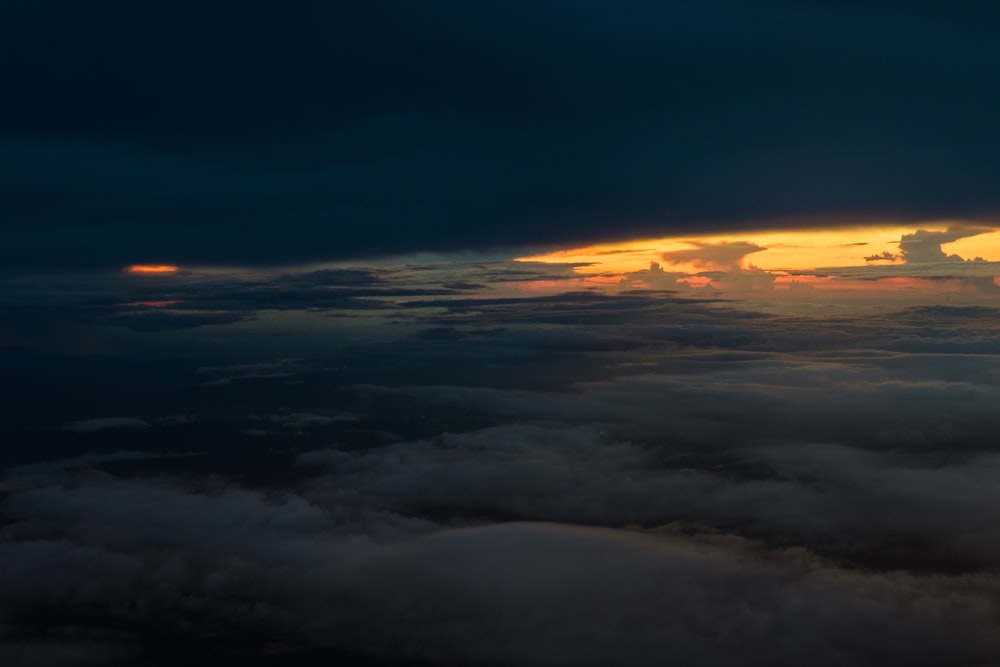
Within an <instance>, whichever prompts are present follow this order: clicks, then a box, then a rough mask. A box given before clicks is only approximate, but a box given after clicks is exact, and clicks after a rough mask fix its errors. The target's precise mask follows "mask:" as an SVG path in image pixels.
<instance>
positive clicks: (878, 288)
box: [518, 222, 1000, 303]
mask: <svg viewBox="0 0 1000 667" xmlns="http://www.w3.org/2000/svg"><path fill="white" fill-rule="evenodd" d="M518 261H532V262H543V263H563V264H573V265H575V266H574V267H573V274H575V276H576V277H574V278H573V279H571V280H564V281H562V285H563V289H564V290H565V289H567V288H574V289H588V290H598V291H604V292H606V291H609V290H617V291H621V290H633V289H668V290H681V291H705V290H711V291H714V292H719V293H731V294H733V295H734V296H738V297H741V298H742V297H751V296H752V295H756V296H757V297H761V298H764V299H771V298H780V299H783V300H788V299H793V300H794V299H799V300H814V299H815V298H816V297H818V296H819V295H820V294H823V295H825V297H824V298H834V297H835V298H851V299H856V298H869V296H870V297H871V298H879V299H883V300H885V299H889V300H893V299H895V300H899V299H907V298H924V299H926V298H927V297H928V296H934V295H937V296H940V297H942V298H946V299H952V298H956V299H959V298H965V297H969V298H974V299H979V300H981V299H987V300H990V302H991V303H992V301H993V300H995V299H1000V289H998V287H1000V230H998V229H995V228H990V227H982V226H975V225H970V224H963V223H948V222H942V223H924V224H915V225H905V226H904V225H881V226H873V227H845V228H833V229H801V230H768V231H757V232H733V233H728V234H711V235H704V236H683V237H668V238H659V239H643V240H638V241H626V242H622V243H606V244H595V245H590V246H584V247H580V248H571V249H566V250H559V251H556V252H550V253H546V254H541V255H535V256H531V257H521V258H519V260H518ZM571 283H572V284H571ZM838 295H840V296H838ZM865 295H869V296H865ZM921 295H922V296H921ZM963 295H965V296H963ZM970 295H971V296H970Z"/></svg>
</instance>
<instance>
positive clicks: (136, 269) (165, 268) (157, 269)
mask: <svg viewBox="0 0 1000 667" xmlns="http://www.w3.org/2000/svg"><path fill="white" fill-rule="evenodd" d="M178 270H179V267H176V266H174V265H173V264H132V265H130V266H127V267H125V273H138V274H149V273H177V271H178Z"/></svg>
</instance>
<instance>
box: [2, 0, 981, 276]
mask: <svg viewBox="0 0 1000 667" xmlns="http://www.w3.org/2000/svg"><path fill="white" fill-rule="evenodd" d="M917 4H919V6H915V5H914V3H906V2H888V1H884V2H833V1H818V0H815V1H813V2H781V1H777V0H775V1H763V2H762V1H758V2H752V3H751V2H745V1H741V2H724V1H714V2H702V3H696V4H695V3H688V2H651V1H641V0H621V1H615V2H596V1H574V2H570V1H569V0H534V1H532V2H505V3H476V2H458V1H454V2H439V1H438V2H422V3H413V2H392V1H383V0H366V1H364V2H318V1H308V0H291V1H289V2H283V3H280V5H279V4H277V3H267V2H260V1H259V0H243V1H241V2H235V1H231V0H199V1H198V2H194V1H188V0H172V1H170V2H166V1H164V0H149V1H146V2H141V3H136V2H125V1H117V0H116V1H110V0H102V1H94V2H71V1H69V0H46V1H41V0H31V1H27V0H7V2H5V3H3V5H2V8H0V58H2V61H3V62H4V63H5V65H4V67H3V68H2V70H0V85H2V86H3V89H4V91H5V94H4V103H3V104H2V105H0V151H2V153H0V154H2V155H3V159H2V160H0V188H2V190H0V202H2V204H0V206H2V209H0V216H2V219H3V221H4V229H5V233H4V243H3V244H2V247H0V262H2V265H3V266H5V267H7V269H8V270H21V269H24V268H29V267H30V268H43V269H50V268H60V267H66V266H94V267H100V266H107V267H115V266H120V265H122V264H126V263H131V262H152V261H156V262H161V261H169V262H176V263H182V264H183V263H203V262H207V263H239V264H284V263H293V262H297V261H303V260H322V259H345V258H361V257H368V256H373V255H385V254H393V253H401V252H409V251H417V250H454V249H474V250H488V249H495V248H511V247H520V246H525V245H539V244H550V243H556V244H557V243H574V242H579V241H589V240H597V239H608V238H619V237H623V236H631V235H656V234H666V233H670V232H672V231H678V230H692V229H713V230H715V229H720V228H737V227H741V226H744V227H746V226H754V225H757V224H761V221H775V220H778V221H779V224H803V221H805V224H828V223H830V222H831V221H833V222H836V221H862V222H863V221H870V220H880V219H881V220H884V219H892V220H898V219H904V218H905V219H916V220H919V219H930V218H941V217H951V218H966V219H976V220H980V221H986V222H989V221H990V220H991V219H993V218H992V216H994V215H995V214H996V213H997V211H998V210H1000V196H998V195H997V193H996V188H995V182H996V179H995V176H996V174H997V173H998V169H1000V158H998V155H1000V136H998V133H997V130H996V122H995V117H996V108H997V106H998V102H1000V93H998V92H997V91H998V90H1000V88H998V86H997V85H996V83H997V80H998V75H1000V55H998V51H997V49H996V40H995V36H996V35H997V34H998V33H997V31H998V29H1000V7H998V6H997V5H996V3H994V2H947V3H945V2H937V3H917Z"/></svg>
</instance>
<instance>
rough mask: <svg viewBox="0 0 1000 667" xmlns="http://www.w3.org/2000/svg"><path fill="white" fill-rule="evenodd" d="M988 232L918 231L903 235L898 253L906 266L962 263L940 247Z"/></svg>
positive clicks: (955, 228) (973, 229)
mask: <svg viewBox="0 0 1000 667" xmlns="http://www.w3.org/2000/svg"><path fill="white" fill-rule="evenodd" d="M989 231H992V230H990V229H977V228H970V227H950V228H948V229H947V230H945V231H943V232H933V231H927V230H925V229H919V230H917V231H915V232H913V233H912V234H903V237H902V238H901V239H900V241H899V253H900V256H901V257H902V258H903V259H904V260H905V261H906V262H907V263H908V264H925V263H932V262H962V261H965V260H963V258H961V257H959V256H958V255H949V254H947V253H945V252H944V250H942V249H941V245H942V244H944V243H953V242H954V241H958V240H959V239H965V238H969V237H970V236H976V235H978V234H984V233H986V232H989Z"/></svg>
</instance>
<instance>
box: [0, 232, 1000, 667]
mask: <svg viewBox="0 0 1000 667" xmlns="http://www.w3.org/2000/svg"><path fill="white" fill-rule="evenodd" d="M935 238H937V237H935ZM937 240H940V239H937ZM941 242H943V241H941ZM720 248H721V250H720ZM747 249H748V247H747V246H746V245H740V246H736V247H735V248H733V247H726V246H721V247H720V246H706V247H700V248H695V250H697V251H698V252H699V253H701V254H702V255H703V256H705V257H711V258H713V261H716V262H717V263H721V264H727V265H730V266H732V265H735V263H736V262H738V260H739V259H740V257H742V256H743V253H744V251H746V250H747ZM750 249H752V248H750ZM717 251H719V252H721V255H716V254H713V253H716V252H717ZM706 253H707V255H706ZM922 266H924V265H922V264H921V263H919V262H918V263H913V262H911V263H909V264H908V265H901V266H899V267H860V268H858V269H854V268H851V269H847V270H845V271H857V272H859V274H865V273H866V272H867V274H868V276H869V277H873V276H882V277H884V276H885V275H887V273H886V272H887V270H888V269H889V268H891V269H902V270H904V271H905V272H906V273H904V274H901V275H907V276H913V275H920V271H919V269H920V268H921V267H922ZM972 269H975V270H976V271H978V272H979V273H973V272H972ZM879 271H881V272H882V273H877V272H879ZM990 271H992V268H991V267H988V266H986V267H984V266H983V265H981V264H974V263H967V262H962V263H947V262H945V263H943V264H940V265H939V266H935V267H931V271H930V272H931V273H932V274H933V275H932V278H927V281H928V282H930V283H935V281H937V282H941V283H944V282H946V281H956V280H958V278H957V276H965V278H967V279H969V280H973V279H975V280H981V281H983V284H982V285H981V287H983V291H980V292H975V293H972V294H971V296H969V300H968V301H962V300H961V299H959V298H958V296H956V298H955V304H953V305H951V304H948V302H947V301H946V300H945V296H944V295H943V294H942V293H938V292H932V293H931V294H930V296H929V297H927V298H926V299H925V300H924V302H922V305H919V306H916V307H900V306H897V305H893V304H894V303H896V302H894V301H890V300H888V299H889V298H890V297H891V296H893V294H892V293H880V294H882V297H880V298H883V299H886V300H883V301H879V300H875V301H873V302H865V303H864V304H863V306H857V304H853V305H852V304H851V303H849V302H846V303H841V302H836V303H831V302H830V301H828V300H825V299H824V298H823V296H822V291H821V290H816V294H815V295H810V296H809V297H805V298H804V299H805V300H806V301H807V304H806V305H807V307H804V308H803V309H802V310H796V309H786V308H780V307H778V308H775V307H773V306H774V304H773V303H770V302H769V301H768V300H769V299H771V298H774V297H773V294H772V293H767V294H765V296H764V297H763V298H761V297H758V298H757V300H755V301H740V300H736V299H735V297H734V296H733V295H731V294H730V295H729V296H725V293H720V292H718V291H709V292H694V291H682V290H681V289H679V286H678V285H676V278H677V277H678V274H673V273H670V272H668V271H665V270H663V269H662V268H661V267H659V266H658V265H655V264H654V265H652V266H651V267H650V268H649V269H648V270H646V271H641V272H635V273H633V274H629V275H628V276H626V280H625V281H624V282H623V283H621V284H619V283H618V282H617V281H618V280H619V277H618V276H614V277H609V276H599V278H601V279H603V280H609V279H610V280H611V281H612V282H611V284H610V285H609V286H608V284H607V283H600V284H603V285H606V286H608V289H605V290H603V291H602V290H598V289H593V288H592V286H591V285H588V284H587V283H586V282H584V281H580V280H578V278H579V275H578V274H574V272H573V267H572V265H543V264H536V263H514V262H501V261H488V260H485V259H482V258H477V259H472V260H468V259H467V258H466V259H465V260H459V259H458V258H454V257H449V258H445V259H442V260H441V261H437V262H435V261H423V260H421V263H414V264H411V265H407V266H393V267H385V266H383V267H380V268H350V269H349V268H340V269H334V270H321V271H312V270H308V269H306V270H302V271H292V270H287V269H282V270H275V271H270V272H268V271H259V270H254V271H231V272H229V273H227V274H225V275H223V274H221V273H219V272H216V271H207V270H201V271H199V270H194V269H193V270H190V271H188V272H181V273H179V274H177V275H173V276H170V277H161V278H149V277H136V276H129V275H122V274H121V273H118V272H115V273H114V274H111V273H108V274H94V275H90V276H84V277H82V278H81V277H80V276H67V275H56V276H39V277H27V276H22V277H18V278H10V279H8V280H7V281H6V282H5V283H4V285H5V291H4V292H3V293H2V298H3V301H4V303H3V305H4V306H6V309H5V312H6V313H8V314H10V315H11V316H10V317H8V318H6V319H5V320H4V326H5V331H8V332H10V337H9V338H5V339H4V341H3V342H4V345H5V346H4V347H0V364H2V365H3V366H2V367H3V370H4V373H3V374H2V377H3V382H4V388H5V397H4V402H3V407H4V410H5V418H4V419H3V420H0V429H2V431H0V440H2V441H3V442H4V443H5V447H4V448H3V449H2V452H0V453H2V455H3V465H4V466H5V470H4V476H3V478H2V480H0V660H4V661H6V663H11V664H43V665H44V664H60V665H65V664H69V665H74V664H79V665H85V664H103V665H109V664H110V665H115V664H121V665H127V664H149V665H158V664H176V663H178V662H186V663H189V664H192V665H212V664H214V665H220V664H221V665H224V664H240V665H248V666H249V665H273V664H287V665H311V664H347V665H378V666H385V665H400V664H402V665H420V666H422V667H425V666H426V665H428V664H431V665H442V666H450V665H469V664H495V665H501V666H506V665H551V664H564V665H581V666H586V665H606V664H615V663H619V662H622V660H626V661H627V662H629V663H630V664H631V663H634V664H638V665H647V664H648V665H660V664H663V663H664V661H667V662H676V663H679V664H708V665H724V666H725V665H733V666H734V667H735V666H736V665H748V664H749V665H756V664H759V665H801V664H806V663H808V664H814V663H815V664H819V665H831V666H833V665H842V664H852V665H853V664H858V665H884V664H906V665H928V666H931V665H935V666H936V665H941V664H993V663H996V662H997V657H998V656H1000V646H998V644H997V639H996V638H997V636H998V634H997V616H996V613H995V600H996V597H997V594H998V593H1000V587H998V586H1000V584H998V580H997V571H996V562H997V559H998V558H1000V529H998V526H1000V504H998V502H997V498H996V493H995V489H996V486H997V483H998V480H1000V459H998V452H997V445H996V442H997V441H996V433H997V432H1000V412H998V411H997V409H996V406H997V405H998V401H1000V363H998V359H1000V357H998V355H1000V327H998V326H997V323H998V321H1000V309H998V308H997V307H996V306H997V302H996V301H995V297H994V294H995V290H997V289H1000V287H997V286H996V285H995V284H994V282H993V277H992V276H993V274H992V273H990ZM730 274H738V275H741V276H744V277H746V278H747V280H748V281H749V280H750V279H756V276H757V274H756V273H755V272H754V271H751V270H743V271H711V272H704V273H703V275H704V276H709V275H711V276H712V277H713V279H714V278H718V279H719V280H725V279H727V276H728V275H730ZM744 274H745V275H744ZM851 275H852V276H854V277H856V275H857V274H851ZM985 281H989V284H990V285H993V289H994V292H993V293H987V292H986V291H985V286H986V284H987V283H986V282H985ZM640 282H642V283H644V284H645V285H646V288H645V289H639V287H638V285H639V283H640ZM872 282H875V280H874V279H873V281H872ZM671 284H674V287H675V288H678V289H674V290H668V289H660V288H663V287H666V286H668V285H671ZM903 284H905V283H903ZM935 284H936V283H935ZM570 289H573V290H577V291H563V290H570ZM775 291H776V290H775ZM740 294H743V295H745V294H746V292H740ZM906 303H910V302H906ZM165 304H166V305H165ZM756 308H767V310H755V309H756ZM204 313H210V314H213V315H214V314H221V315H225V316H228V317H231V321H229V322H228V323H227V322H223V321H220V322H217V323H215V324H213V325H212V326H188V327H165V328H160V329H157V330H136V328H129V327H124V326H118V323H119V322H118V320H119V318H125V317H132V316H146V315H148V314H153V315H156V316H158V317H165V318H167V319H170V318H174V317H178V316H184V315H199V314H204ZM345 314H347V315H350V316H351V317H350V318H349V319H345V318H340V317H332V316H335V315H345ZM40 331H45V332H50V333H51V337H45V336H38V335H37V333H38V332H40ZM292 334H294V335H292ZM36 339H37V340H36ZM101 415H105V416H107V415H119V417H106V418H100V416H101ZM122 415H123V416H124V417H122ZM67 424H68V425H69V427H68V428H67V426H66V425H67ZM130 426H136V427H138V426H143V427H142V428H124V427H130ZM8 443H9V444H8Z"/></svg>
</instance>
